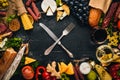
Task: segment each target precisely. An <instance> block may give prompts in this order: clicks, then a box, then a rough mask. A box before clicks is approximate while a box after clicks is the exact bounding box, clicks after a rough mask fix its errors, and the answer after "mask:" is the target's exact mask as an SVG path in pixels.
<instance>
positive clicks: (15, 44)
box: [5, 37, 22, 50]
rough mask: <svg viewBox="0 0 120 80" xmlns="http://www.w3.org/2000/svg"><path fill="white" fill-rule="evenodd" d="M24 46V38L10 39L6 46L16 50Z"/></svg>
mask: <svg viewBox="0 0 120 80" xmlns="http://www.w3.org/2000/svg"><path fill="white" fill-rule="evenodd" d="M21 44H22V38H16V37H15V38H10V39H8V41H7V42H6V44H5V46H6V47H7V48H10V47H12V48H14V49H15V50H19V48H20V46H21Z"/></svg>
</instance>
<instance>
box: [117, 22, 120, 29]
mask: <svg viewBox="0 0 120 80" xmlns="http://www.w3.org/2000/svg"><path fill="white" fill-rule="evenodd" d="M117 27H118V29H119V30H120V20H119V21H118V24H117Z"/></svg>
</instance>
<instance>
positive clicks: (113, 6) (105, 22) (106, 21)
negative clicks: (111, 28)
mask: <svg viewBox="0 0 120 80" xmlns="http://www.w3.org/2000/svg"><path fill="white" fill-rule="evenodd" d="M117 7H118V2H114V3H112V4H111V6H110V9H109V11H108V13H107V15H106V16H105V18H104V19H103V23H102V27H103V28H106V27H107V26H108V25H109V23H110V20H111V18H112V16H113V14H114V13H115V11H116V9H117Z"/></svg>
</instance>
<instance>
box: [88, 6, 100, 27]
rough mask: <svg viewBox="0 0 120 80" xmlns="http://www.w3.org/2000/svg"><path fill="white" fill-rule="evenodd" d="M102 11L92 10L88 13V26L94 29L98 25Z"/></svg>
mask: <svg viewBox="0 0 120 80" xmlns="http://www.w3.org/2000/svg"><path fill="white" fill-rule="evenodd" d="M101 14H102V11H101V10H100V9H96V8H92V7H91V9H90V12H89V19H88V20H89V25H90V26H91V27H96V26H97V25H98V23H99V20H100V17H101Z"/></svg>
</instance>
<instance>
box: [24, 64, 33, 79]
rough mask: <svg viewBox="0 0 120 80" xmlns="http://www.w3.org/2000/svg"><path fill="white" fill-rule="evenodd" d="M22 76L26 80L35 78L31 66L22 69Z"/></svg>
mask: <svg viewBox="0 0 120 80" xmlns="http://www.w3.org/2000/svg"><path fill="white" fill-rule="evenodd" d="M22 75H23V77H24V78H25V79H27V80H30V79H32V78H33V77H34V71H33V68H32V67H31V66H24V67H23V68H22Z"/></svg>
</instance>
